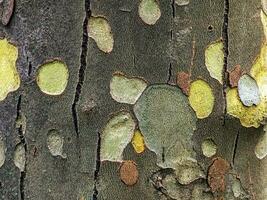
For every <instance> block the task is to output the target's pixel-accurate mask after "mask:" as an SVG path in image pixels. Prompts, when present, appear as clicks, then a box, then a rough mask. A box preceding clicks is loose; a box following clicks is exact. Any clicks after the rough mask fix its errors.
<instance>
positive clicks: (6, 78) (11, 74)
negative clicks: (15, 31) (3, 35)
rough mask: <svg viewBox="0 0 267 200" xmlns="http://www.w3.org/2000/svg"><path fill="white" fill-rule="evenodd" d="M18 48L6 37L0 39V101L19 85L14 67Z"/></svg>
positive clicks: (18, 78)
mask: <svg viewBox="0 0 267 200" xmlns="http://www.w3.org/2000/svg"><path fill="white" fill-rule="evenodd" d="M17 58H18V48H17V47H15V46H14V45H13V44H10V43H9V42H8V41H7V39H0V83H1V84H0V101H3V100H4V99H5V98H6V97H7V95H8V93H10V92H13V91H16V90H17V89H18V88H19V85H20V77H19V73H18V72H17V68H16V61H17Z"/></svg>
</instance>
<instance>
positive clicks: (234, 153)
mask: <svg viewBox="0 0 267 200" xmlns="http://www.w3.org/2000/svg"><path fill="white" fill-rule="evenodd" d="M238 140H239V131H238V132H237V134H236V137H235V143H234V149H233V156H232V165H233V166H234V164H235V157H236V152H237V145H238Z"/></svg>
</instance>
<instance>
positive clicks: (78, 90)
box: [71, 0, 91, 137]
mask: <svg viewBox="0 0 267 200" xmlns="http://www.w3.org/2000/svg"><path fill="white" fill-rule="evenodd" d="M84 7H85V13H86V14H85V18H84V21H83V40H82V51H81V56H80V68H79V78H78V83H77V86H76V91H75V97H74V101H73V103H72V108H71V109H72V117H73V123H74V128H75V132H76V134H77V137H79V125H78V115H77V108H76V107H77V103H78V102H79V100H80V95H81V91H82V86H83V82H84V77H85V69H86V64H87V60H86V59H87V49H88V47H87V46H88V31H87V26H88V20H89V18H90V16H91V10H90V0H85V5H84Z"/></svg>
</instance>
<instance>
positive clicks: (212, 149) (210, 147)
mask: <svg viewBox="0 0 267 200" xmlns="http://www.w3.org/2000/svg"><path fill="white" fill-rule="evenodd" d="M201 149H202V153H203V155H204V156H206V157H208V158H209V157H212V156H214V155H215V154H216V152H217V145H216V144H215V142H214V141H213V140H212V139H205V140H204V141H203V142H202V144H201Z"/></svg>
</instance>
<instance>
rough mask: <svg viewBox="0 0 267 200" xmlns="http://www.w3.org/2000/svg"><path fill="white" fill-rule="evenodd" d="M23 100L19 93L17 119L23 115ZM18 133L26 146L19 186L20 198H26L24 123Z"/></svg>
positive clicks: (21, 142) (22, 199)
mask: <svg viewBox="0 0 267 200" xmlns="http://www.w3.org/2000/svg"><path fill="white" fill-rule="evenodd" d="M21 101H22V95H19V99H18V103H17V116H16V121H17V120H18V119H19V118H20V117H21ZM18 135H19V138H20V144H23V146H24V148H25V154H26V155H25V159H26V160H25V168H24V171H22V172H20V183H19V184H20V185H19V188H20V199H21V200H24V197H25V194H24V190H25V189H24V187H25V185H24V183H25V177H26V167H27V166H26V163H27V149H28V148H27V142H26V139H25V137H24V134H23V125H22V124H20V126H19V128H18Z"/></svg>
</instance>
